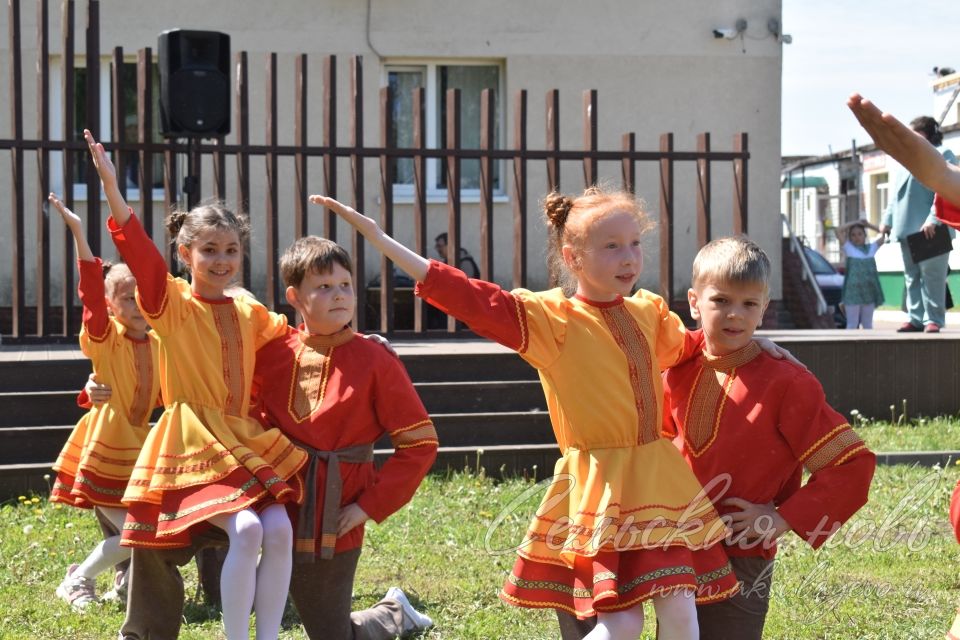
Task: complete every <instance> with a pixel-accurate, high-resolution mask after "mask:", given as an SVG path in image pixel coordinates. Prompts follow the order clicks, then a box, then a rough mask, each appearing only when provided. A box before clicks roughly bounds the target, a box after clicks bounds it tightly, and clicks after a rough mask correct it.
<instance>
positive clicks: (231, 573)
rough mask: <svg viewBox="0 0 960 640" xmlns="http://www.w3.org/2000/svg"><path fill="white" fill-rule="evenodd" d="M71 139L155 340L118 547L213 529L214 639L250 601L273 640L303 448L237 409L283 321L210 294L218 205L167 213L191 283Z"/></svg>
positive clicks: (214, 283)
mask: <svg viewBox="0 0 960 640" xmlns="http://www.w3.org/2000/svg"><path fill="white" fill-rule="evenodd" d="M84 135H85V137H86V139H87V143H88V145H89V147H90V153H91V155H92V156H93V161H94V165H95V166H96V168H97V171H98V173H99V174H100V180H101V182H102V183H103V188H104V191H105V192H106V196H107V202H108V203H109V205H110V215H111V218H110V220H109V221H108V227H109V229H110V232H111V234H112V236H113V240H114V243H115V244H116V245H117V249H118V250H119V251H120V255H122V256H123V257H124V259H125V260H126V262H127V264H129V265H130V269H131V270H132V271H133V274H134V275H135V276H136V277H137V302H138V304H139V306H140V309H141V310H142V312H143V314H144V315H145V316H146V317H147V319H148V321H149V322H150V325H151V327H152V328H153V330H154V331H155V332H156V333H157V335H158V337H159V343H160V388H161V393H162V396H163V403H164V408H165V410H164V413H163V415H162V416H161V417H160V419H159V420H158V421H157V424H156V426H155V427H154V428H153V430H152V431H151V432H150V434H149V436H148V437H147V440H146V442H145V443H144V446H143V449H142V451H141V453H140V457H139V458H138V460H137V465H136V468H135V469H134V472H133V475H132V476H131V478H130V483H129V484H128V486H127V490H126V493H125V494H124V497H123V502H124V503H125V504H126V505H128V514H127V520H126V523H125V524H124V529H123V544H125V545H130V546H142V547H153V548H164V547H166V548H169V547H178V546H187V545H188V544H189V541H190V535H191V532H193V531H196V530H197V529H198V528H199V527H206V526H209V525H213V526H216V527H219V528H220V529H223V530H224V531H225V532H226V533H227V536H228V537H229V540H230V547H229V551H228V552H227V556H226V559H225V560H224V565H223V572H222V576H221V595H222V599H223V624H224V630H225V632H226V636H227V639H228V640H239V639H241V638H242V639H244V640H246V638H247V637H248V634H249V623H250V610H251V608H252V609H253V610H255V611H256V614H257V616H256V635H257V638H258V640H268V639H270V638H276V637H277V636H278V634H279V629H280V622H281V618H282V615H283V608H284V604H285V602H286V594H287V590H288V586H289V583H290V571H291V564H292V544H293V543H292V535H293V534H292V530H291V527H290V521H289V519H288V517H287V514H286V510H285V507H284V505H283V503H285V502H290V501H299V500H300V498H301V493H302V487H301V485H300V481H299V479H297V476H296V472H297V470H298V469H299V468H300V467H301V466H303V464H304V462H305V461H306V454H305V453H304V452H303V451H301V450H300V449H298V448H297V447H295V446H294V445H293V444H292V443H291V442H290V441H289V440H288V439H287V438H286V436H284V435H283V434H282V433H281V432H280V431H279V430H278V429H267V430H264V429H263V427H261V426H260V425H259V424H258V423H257V422H256V421H254V420H251V419H250V418H249V417H248V416H247V413H248V409H249V406H248V405H249V399H250V386H251V380H252V376H253V364H254V353H255V352H256V350H257V349H258V348H260V346H262V345H263V344H265V343H267V342H269V341H270V340H272V339H273V338H276V337H278V336H281V335H284V334H285V333H286V330H287V321H286V317H285V316H282V315H277V314H274V313H271V312H269V311H267V309H266V308H265V307H264V306H263V305H261V304H260V303H259V302H257V301H255V300H253V299H251V298H249V297H246V296H243V295H239V296H237V297H234V298H231V297H228V296H226V295H225V294H224V289H226V288H227V287H228V286H229V285H230V284H231V283H232V281H233V280H234V279H235V278H236V277H237V275H238V273H239V271H240V267H241V263H242V259H243V241H244V239H245V237H246V235H247V232H248V229H249V227H248V224H247V221H246V219H245V218H243V217H241V216H237V215H235V214H234V213H233V212H231V211H230V210H228V209H226V208H225V207H223V206H220V205H216V204H213V205H202V206H199V207H197V208H195V209H193V210H191V211H190V212H189V213H174V214H172V215H171V216H170V217H169V219H168V225H167V226H168V229H169V231H170V234H171V237H174V238H176V246H177V255H178V257H179V259H180V261H181V262H182V263H183V264H184V265H185V266H186V267H187V269H188V270H189V271H190V274H191V280H190V282H187V281H186V280H183V279H180V278H175V277H173V276H172V275H170V274H169V273H167V267H166V263H165V262H164V259H163V256H162V255H161V253H160V251H159V250H158V249H157V247H156V245H154V244H153V242H152V241H151V240H150V238H149V237H148V236H147V234H146V232H145V231H144V230H143V228H142V227H141V226H140V223H139V221H138V220H137V218H136V216H135V215H133V213H132V211H131V210H130V209H129V208H128V207H127V204H126V202H124V200H123V197H122V196H121V195H120V191H119V189H118V188H117V177H116V172H115V169H114V167H113V164H112V163H111V162H110V159H109V157H108V156H107V155H106V152H105V151H104V149H103V146H102V145H100V144H98V143H97V142H96V141H95V140H94V139H93V136H92V135H91V134H90V132H89V131H85V132H84ZM258 556H259V558H260V560H259V563H258V561H257V558H258Z"/></svg>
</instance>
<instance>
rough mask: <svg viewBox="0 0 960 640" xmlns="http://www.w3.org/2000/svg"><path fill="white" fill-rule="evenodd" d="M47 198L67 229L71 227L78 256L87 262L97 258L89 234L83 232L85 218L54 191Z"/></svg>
mask: <svg viewBox="0 0 960 640" xmlns="http://www.w3.org/2000/svg"><path fill="white" fill-rule="evenodd" d="M47 200H49V201H50V204H52V205H53V206H54V208H55V209H56V210H57V212H58V213H59V214H60V217H61V218H63V222H64V223H65V224H66V225H67V229H70V233H72V234H73V244H74V246H75V247H76V249H77V257H78V258H80V259H81V260H85V261H87V262H93V261H94V260H96V257H95V256H94V255H93V251H91V249H90V244H89V243H88V242H87V236H85V235H84V234H83V220H81V219H80V216H78V215H77V214H75V213H74V212H73V211H70V209H67V206H66V205H65V204H63V202H61V201H60V198H58V197H57V196H56V194H55V193H53V192H51V193H50V195H49V196H47Z"/></svg>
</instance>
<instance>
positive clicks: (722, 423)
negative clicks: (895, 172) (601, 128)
mask: <svg viewBox="0 0 960 640" xmlns="http://www.w3.org/2000/svg"><path fill="white" fill-rule="evenodd" d="M769 278H770V261H769V259H768V258H767V256H766V254H765V253H764V252H763V251H762V250H761V249H760V247H758V246H757V245H756V244H754V243H753V242H751V241H750V240H748V239H746V238H721V239H718V240H714V241H713V242H710V243H709V244H707V245H706V246H705V247H704V248H703V249H701V250H700V252H699V253H698V254H697V257H696V259H695V260H694V262H693V278H692V288H691V289H690V290H689V292H688V294H687V297H688V300H689V302H690V313H691V315H692V316H693V317H694V319H696V320H699V321H700V323H701V326H702V327H703V333H704V341H705V344H704V353H703V356H702V357H701V358H696V359H693V360H690V361H688V362H685V363H682V364H680V365H678V366H676V367H674V368H672V369H670V370H669V371H667V372H666V373H665V374H664V389H665V393H664V403H665V405H666V407H667V409H666V414H667V415H666V419H665V421H664V430H665V432H666V433H667V435H676V434H679V437H678V438H677V440H676V442H677V444H678V446H680V448H681V451H682V453H683V456H684V458H686V460H687V462H688V463H689V464H690V467H691V468H692V469H693V472H694V473H695V474H696V475H697V478H698V479H699V480H700V482H701V483H703V486H704V487H708V488H709V494H710V498H711V499H712V500H713V501H714V503H715V504H716V505H717V508H718V509H720V511H721V512H723V513H724V517H725V518H729V519H730V521H731V527H732V528H733V533H734V535H733V537H732V539H731V540H730V541H728V542H726V543H725V544H724V548H725V549H726V551H727V554H728V555H729V556H730V563H731V564H732V565H733V569H734V571H735V572H736V575H737V578H738V579H739V580H740V581H741V582H742V583H743V586H742V588H741V592H740V593H738V594H737V595H735V596H734V597H733V598H731V599H729V600H726V601H724V602H719V603H708V604H703V605H700V604H698V606H697V615H698V619H699V622H700V637H701V639H702V640H760V638H761V637H762V635H763V626H764V621H765V619H766V614H767V606H768V603H769V599H770V587H771V582H772V575H773V564H774V560H773V559H774V556H775V554H776V552H777V546H776V540H777V538H779V537H780V536H781V535H783V534H785V533H787V532H789V531H791V530H793V531H795V532H796V533H797V535H799V536H800V538H801V539H803V540H804V541H805V542H807V543H808V544H809V545H810V546H811V547H813V548H814V549H817V548H819V547H820V546H821V545H822V544H823V543H824V542H826V540H827V538H828V537H829V536H830V535H831V534H833V532H835V531H836V530H837V529H839V528H840V526H841V525H842V524H843V523H844V522H846V521H847V520H848V519H849V518H850V517H851V516H852V515H853V514H854V513H856V512H857V510H858V509H859V508H860V507H862V506H863V505H864V504H865V503H866V501H867V495H868V492H869V489H870V481H871V479H872V478H873V471H874V467H875V466H876V457H875V456H874V455H873V453H871V452H870V450H869V449H868V448H867V447H866V445H865V444H864V443H863V440H861V439H860V437H859V436H858V435H857V433H856V432H855V431H854V430H853V429H851V428H850V425H849V424H847V421H846V420H845V419H844V417H843V416H841V415H840V414H839V413H837V412H836V411H834V410H833V409H832V408H830V406H829V405H828V404H827V402H826V399H825V398H824V395H823V389H822V388H821V386H820V382H819V381H818V380H817V379H816V378H815V377H814V376H813V374H811V373H810V372H809V371H807V370H806V369H804V368H803V367H799V366H796V365H794V364H792V363H788V362H784V361H782V360H774V359H772V358H769V357H767V355H766V354H764V353H761V352H760V350H759V349H758V348H757V346H756V344H754V343H753V342H751V338H752V336H753V332H754V331H755V330H756V328H757V326H758V325H759V323H760V319H761V318H762V317H763V312H764V309H765V308H766V306H767V302H768V298H767V296H768V286H769V284H768V281H769ZM804 470H806V471H807V472H809V473H810V477H809V479H808V480H807V482H805V483H802V475H803V471H804Z"/></svg>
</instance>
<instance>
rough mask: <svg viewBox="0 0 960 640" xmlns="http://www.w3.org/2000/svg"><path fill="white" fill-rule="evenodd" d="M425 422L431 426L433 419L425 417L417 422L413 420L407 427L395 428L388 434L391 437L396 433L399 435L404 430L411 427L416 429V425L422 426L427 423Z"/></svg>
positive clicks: (408, 429)
mask: <svg viewBox="0 0 960 640" xmlns="http://www.w3.org/2000/svg"><path fill="white" fill-rule="evenodd" d="M427 424H429V425H431V426H433V420H431V419H430V418H427V419H426V420H420V421H419V422H414V423H413V424H411V425H410V426H408V427H400V428H399V429H396V430H395V431H390V432H389V434H390V436H391V437H393V436H398V435H400V434H401V433H403V432H405V431H412V430H413V429H416V428H418V427H422V426H424V425H427Z"/></svg>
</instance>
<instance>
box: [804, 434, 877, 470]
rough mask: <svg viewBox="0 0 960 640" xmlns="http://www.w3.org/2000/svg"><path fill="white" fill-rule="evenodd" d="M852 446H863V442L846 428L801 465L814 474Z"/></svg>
mask: <svg viewBox="0 0 960 640" xmlns="http://www.w3.org/2000/svg"><path fill="white" fill-rule="evenodd" d="M854 446H864V444H863V440H861V439H860V436H858V435H857V434H856V433H855V432H854V430H853V429H851V428H849V427H848V428H847V429H845V430H844V431H841V432H840V433H838V434H837V436H836V437H835V438H833V439H832V440H830V441H829V442H827V443H826V444H825V445H823V447H821V448H820V449H818V450H817V452H816V453H814V454H813V455H811V456H810V457H809V458H807V459H806V460H805V461H804V463H803V465H804V466H805V467H806V468H807V469H808V470H809V471H810V473H816V472H817V471H819V470H820V469H823V468H824V467H826V466H829V465H830V464H831V462H833V461H834V460H835V459H837V458H838V457H839V456H840V454H842V453H843V452H844V451H846V450H847V449H849V448H850V447H854Z"/></svg>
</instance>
